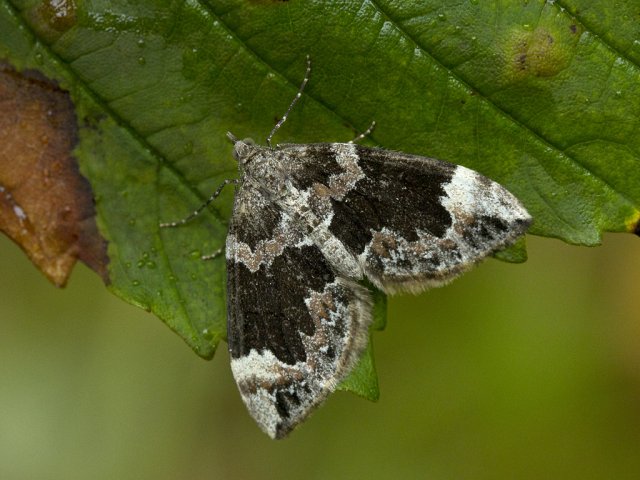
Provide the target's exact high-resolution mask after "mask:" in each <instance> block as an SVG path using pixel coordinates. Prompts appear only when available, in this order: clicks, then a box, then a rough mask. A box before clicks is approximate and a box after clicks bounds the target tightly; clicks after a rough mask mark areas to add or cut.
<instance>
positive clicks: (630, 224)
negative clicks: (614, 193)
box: [625, 210, 640, 235]
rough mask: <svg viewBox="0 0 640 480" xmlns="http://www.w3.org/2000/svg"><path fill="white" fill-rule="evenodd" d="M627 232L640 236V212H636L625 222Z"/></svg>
mask: <svg viewBox="0 0 640 480" xmlns="http://www.w3.org/2000/svg"><path fill="white" fill-rule="evenodd" d="M625 225H626V227H627V231H628V232H630V233H635V234H636V235H640V211H638V210H636V211H635V212H634V213H633V215H631V217H629V218H628V219H627V221H626V222H625Z"/></svg>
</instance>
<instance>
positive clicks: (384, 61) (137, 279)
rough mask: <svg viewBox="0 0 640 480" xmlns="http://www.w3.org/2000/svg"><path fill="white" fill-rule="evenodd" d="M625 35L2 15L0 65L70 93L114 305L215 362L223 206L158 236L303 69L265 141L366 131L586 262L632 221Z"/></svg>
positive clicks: (119, 9)
mask: <svg viewBox="0 0 640 480" xmlns="http://www.w3.org/2000/svg"><path fill="white" fill-rule="evenodd" d="M639 25H640V24H638V22H637V3H636V2H632V1H618V2H615V4H614V3H612V2H610V1H608V0H599V1H594V0H582V1H570V0H562V1H560V0H556V1H555V2H547V1H542V0H539V1H533V0H531V1H524V2H480V1H478V0H469V1H456V2H436V1H422V2H397V1H395V2H394V1H380V0H378V1H375V2H364V3H363V2H351V1H342V2H329V1H323V2H310V1H306V2H305V1H296V0H291V1H289V2H277V1H274V2H270V1H251V2H248V1H239V0H237V1H231V0H226V1H215V2H213V1H208V2H206V1H191V2H168V1H159V0H156V1H150V0H143V1H136V2H133V1H119V2H104V1H86V2H80V1H76V2H54V1H52V0H50V1H33V0H24V1H7V0H0V57H4V58H7V59H9V61H10V62H11V63H13V64H14V65H15V66H17V67H18V68H35V69H39V70H41V71H42V72H43V73H45V74H46V75H47V76H49V77H51V78H54V79H56V80H57V81H58V82H59V83H60V85H61V86H62V87H63V88H65V89H67V90H68V91H69V92H70V93H71V95H72V98H73V100H74V102H75V105H76V108H77V116H78V122H79V124H80V126H81V138H80V143H79V145H78V148H77V152H76V155H77V157H78V160H79V162H80V164H81V167H82V171H83V173H84V175H85V176H86V177H87V178H88V179H89V181H90V183H91V185H92V187H93V190H94V193H95V196H96V200H97V210H98V215H99V225H100V228H101V232H102V234H103V235H104V236H105V237H106V238H107V239H108V240H109V256H110V260H111V263H110V275H111V285H110V288H111V289H112V290H113V291H114V292H115V293H116V294H118V295H120V296H121V297H122V298H124V299H125V300H127V301H129V302H131V303H135V304H137V305H140V306H141V307H143V308H147V309H149V310H151V311H152V312H154V313H155V314H156V315H158V316H159V317H160V318H161V319H162V320H163V321H165V322H166V323H167V324H168V325H169V326H170V327H171V328H173V329H174V330H175V331H176V332H177V333H178V334H179V335H181V336H182V337H183V338H184V339H185V340H186V341H187V343H188V344H189V345H190V346H191V347H192V348H194V350H195V351H196V352H198V353H199V354H200V355H202V356H203V357H210V356H211V355H213V352H214V350H215V347H216V345H217V344H218V342H219V340H220V339H221V338H223V337H224V335H225V307H224V294H225V292H224V268H223V261H222V259H217V260H215V261H211V262H202V261H201V260H200V259H199V257H200V255H201V254H206V253H208V252H212V251H214V250H216V249H217V248H219V247H220V246H222V245H223V244H224V237H225V232H226V224H227V221H228V218H229V213H230V207H231V202H232V192H231V189H229V190H227V191H226V192H224V194H223V196H222V197H221V198H220V199H219V200H218V201H216V202H214V204H213V205H212V206H211V208H210V209H209V210H208V212H207V213H206V214H205V215H202V216H201V217H200V218H198V219H197V220H195V221H193V222H192V223H191V224H189V225H186V226H184V227H182V228H176V229H172V230H170V231H167V230H163V231H160V230H159V228H158V224H159V223H160V222H162V221H168V220H174V219H179V218H182V217H184V216H185V215H187V214H188V213H189V212H191V211H193V210H194V208H195V207H197V206H198V205H199V204H201V203H202V202H203V200H204V199H205V198H207V196H208V195H209V194H210V193H211V192H212V191H213V190H214V189H215V188H216V187H217V186H218V185H219V184H220V183H221V181H222V180H223V179H225V178H228V177H230V176H235V175H236V174H237V173H236V166H235V163H234V161H233V159H232V157H231V145H230V144H229V143H228V141H227V140H226V137H225V133H226V132H227V131H228V130H231V131H232V132H233V133H235V134H236V135H237V136H238V137H252V138H255V139H258V140H259V141H262V139H264V138H265V137H266V135H267V133H268V132H269V131H270V129H271V127H272V126H273V123H274V119H275V118H276V117H278V116H279V115H281V114H282V113H283V112H284V110H285V109H286V107H287V105H288V104H289V102H290V101H291V99H292V98H293V96H294V94H295V92H296V90H297V88H298V85H299V83H300V81H301V79H302V77H303V74H304V68H305V62H304V59H305V56H306V55H307V54H309V55H311V58H312V62H313V69H312V74H311V81H310V83H309V85H308V88H307V90H306V91H305V94H304V96H303V98H302V100H301V102H300V104H299V105H298V106H297V107H296V108H295V109H294V111H293V112H292V114H291V116H290V118H289V121H288V122H287V123H286V124H285V126H284V127H283V128H282V129H281V130H280V131H279V132H278V134H277V137H276V139H275V141H279V142H285V141H288V142H316V141H345V140H349V139H350V138H352V137H353V136H354V135H355V133H356V132H359V131H363V130H365V129H366V128H367V126H368V125H369V124H370V122H371V121H372V120H375V121H376V122H377V127H376V130H375V131H374V132H373V135H372V139H371V142H372V143H373V144H377V145H380V146H383V147H385V148H389V149H397V150H402V151H406V152H410V153H416V154H423V155H428V156H432V157H437V158H441V159H444V160H449V161H451V162H454V163H458V164H462V165H466V166H468V167H471V168H473V169H475V170H478V171H480V172H482V173H484V174H485V175H487V176H489V177H490V178H492V179H494V180H497V181H499V182H500V183H502V184H503V185H505V186H506V187H507V188H508V189H509V190H511V191H512V192H513V193H514V194H516V195H517V196H518V197H519V198H520V199H521V200H522V201H523V203H524V204H525V205H526V207H527V208H528V210H529V211H530V213H531V214H532V215H533V217H534V222H535V223H534V225H533V227H532V228H531V233H533V234H537V235H544V236H549V237H556V238H560V239H562V240H564V241H566V242H570V243H574V244H580V245H596V244H598V243H599V242H600V238H601V234H602V232H604V231H616V232H624V231H633V230H634V229H635V228H636V225H637V222H638V219H639V218H640V214H639V213H638V205H639V203H640V168H638V167H639V163H640V162H639V159H638V156H639V149H640V136H638V135H637V132H638V131H639V128H638V127H639V122H640V81H639V80H640V68H639V65H640V41H638V40H637V39H639V38H640V31H639V30H640V26H639ZM502 257H503V258H507V259H510V260H523V259H524V244H521V246H520V248H517V249H515V250H510V251H509V252H506V253H504V254H503V255H502ZM365 358H366V357H365ZM364 361H365V360H363V362H364ZM362 368H363V369H364V370H366V368H365V367H364V366H363V367H362ZM364 370H363V371H364ZM365 376H366V375H365ZM369 377H371V376H370V375H369ZM369 384H370V385H371V382H369ZM365 390H366V389H365ZM371 391H372V390H371ZM376 391H377V389H376Z"/></svg>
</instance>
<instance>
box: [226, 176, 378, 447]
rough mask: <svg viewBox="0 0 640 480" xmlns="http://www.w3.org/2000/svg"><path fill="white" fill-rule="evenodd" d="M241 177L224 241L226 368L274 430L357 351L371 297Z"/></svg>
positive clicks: (283, 427) (308, 407) (311, 404)
mask: <svg viewBox="0 0 640 480" xmlns="http://www.w3.org/2000/svg"><path fill="white" fill-rule="evenodd" d="M247 187H248V186H247V185H246V184H245V185H243V186H242V187H241V188H240V190H239V191H238V192H237V193H236V200H235V205H234V215H233V217H232V222H231V225H230V229H229V234H228V237H227V246H226V252H227V253H226V255H227V299H228V300H227V302H228V303H227V308H228V342H229V350H230V354H231V369H232V371H233V375H234V377H235V380H236V382H237V385H238V388H239V390H240V393H241V395H242V398H243V400H244V402H245V404H246V406H247V408H248V410H249V412H250V414H251V415H252V416H253V418H254V419H255V420H256V422H257V423H258V424H259V425H260V427H261V428H262V430H264V431H265V432H266V433H267V434H268V435H269V436H271V437H272V438H282V437H284V436H285V435H287V434H288V433H289V432H290V431H291V430H292V429H293V428H295V426H296V425H298V424H299V423H300V422H302V421H303V420H304V419H305V418H306V417H307V416H308V415H309V413H310V412H311V411H312V410H313V409H314V408H315V407H317V406H318V405H319V404H321V403H322V402H323V401H324V399H325V398H326V397H327V396H328V395H329V394H330V393H331V392H332V391H333V390H334V389H335V387H336V386H337V384H338V383H339V382H340V380H342V378H344V377H345V376H346V375H347V374H348V373H349V372H350V371H351V369H352V368H353V366H354V365H355V363H356V362H357V360H358V359H359V357H360V355H361V353H362V351H363V350H364V349H365V347H366V345H367V341H368V327H369V324H370V322H371V301H370V294H369V292H368V291H367V290H366V289H365V288H363V287H362V286H360V285H358V284H356V283H354V282H352V281H350V280H347V279H345V278H341V277H340V276H338V275H336V274H335V273H334V269H333V268H332V267H331V265H329V263H328V262H327V261H326V259H325V258H324V256H323V255H322V253H321V252H320V250H319V249H318V248H317V247H316V246H315V245H313V244H310V243H309V244H308V243H305V241H304V237H303V235H302V234H301V233H300V232H299V231H298V229H297V226H296V225H295V224H293V223H292V221H291V219H290V218H289V217H288V216H287V215H286V214H285V213H283V212H282V211H281V210H280V209H278V208H276V207H275V206H274V205H273V204H271V203H269V202H268V201H267V200H266V199H265V198H263V197H261V195H260V194H259V193H258V192H257V191H255V190H252V189H251V188H247ZM248 207H249V208H248Z"/></svg>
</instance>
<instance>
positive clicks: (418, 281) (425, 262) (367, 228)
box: [281, 143, 531, 293]
mask: <svg viewBox="0 0 640 480" xmlns="http://www.w3.org/2000/svg"><path fill="white" fill-rule="evenodd" d="M281 149H282V151H283V152H284V153H285V154H286V155H288V156H290V157H291V161H290V164H291V167H290V168H291V173H290V177H291V179H292V183H293V186H294V187H295V188H298V189H300V190H303V191H307V192H308V194H307V196H306V198H307V203H308V206H309V208H310V209H311V211H313V212H314V214H315V215H316V217H318V218H320V219H322V221H323V222H324V224H325V225H326V226H327V228H328V231H329V232H330V235H332V236H335V237H336V238H337V239H338V240H339V241H340V242H341V243H342V244H344V246H345V247H346V249H347V250H348V251H349V252H350V253H351V255H353V256H354V257H355V258H356V259H357V261H358V262H359V264H360V265H361V267H362V269H363V272H364V274H365V275H366V276H367V277H368V278H369V279H370V280H371V281H372V282H373V283H374V284H375V285H376V286H377V287H379V288H381V289H382V290H384V291H386V292H389V293H393V292H397V291H410V292H417V291H421V290H424V289H426V288H430V287H433V286H438V285H441V284H443V283H446V282H448V281H449V280H451V279H453V278H454V277H455V276H457V275H459V274H460V273H462V272H464V271H466V270H468V269H469V268H470V267H471V266H473V265H474V264H475V263H477V262H478V261H479V260H481V259H482V258H484V257H486V256H487V255H489V254H491V253H493V252H495V251H497V250H500V249H502V248H504V247H506V246H508V245H510V244H511V243H513V242H514V241H515V240H516V239H517V238H518V237H519V236H520V235H522V234H523V233H524V232H525V230H526V229H527V227H528V226H529V224H530V223H531V217H530V216H529V214H528V213H527V212H526V210H525V209H524V208H523V207H522V205H521V204H520V202H519V201H518V200H517V199H516V198H515V197H514V196H513V195H511V194H510V193H509V192H508V191H507V190H506V189H505V188H504V187H502V186H501V185H499V184H498V183H496V182H493V181H492V180H490V179H488V178H486V177H484V176H482V175H480V174H479V173H477V172H474V171H473V170H469V169H467V168H464V167H461V166H458V165H453V164H450V163H447V162H443V161H441V160H436V159H431V158H425V157H420V156H416V155H408V154H404V153H399V152H389V151H386V150H381V149H375V148H368V147H363V146H359V145H354V144H340V143H335V144H313V145H283V146H282V147H281ZM328 151H330V152H331V155H328V154H327V152H328Z"/></svg>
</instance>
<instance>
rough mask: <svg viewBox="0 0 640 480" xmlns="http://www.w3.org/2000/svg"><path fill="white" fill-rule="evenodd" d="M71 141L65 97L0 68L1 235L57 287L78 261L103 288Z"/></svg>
mask: <svg viewBox="0 0 640 480" xmlns="http://www.w3.org/2000/svg"><path fill="white" fill-rule="evenodd" d="M77 141H78V128H77V125H76V118H75V113H74V107H73V103H72V102H71V99H70V97H69V95H68V93H67V92H65V91H63V90H61V89H60V88H59V87H58V86H57V85H56V84H55V83H53V82H51V81H50V80H48V79H46V78H45V77H43V76H42V75H41V74H40V73H38V72H34V71H29V72H22V73H19V72H17V71H16V70H14V69H13V68H12V67H11V66H9V65H8V64H6V63H2V62H0V230H2V231H3V232H5V233H6V234H7V235H8V236H9V237H10V238H11V239H12V240H14V241H15V242H16V243H17V244H18V245H20V247H21V248H22V249H23V250H24V251H25V252H26V254H27V255H28V256H29V258H30V259H31V261H32V262H33V263H34V264H35V265H36V266H37V267H38V268H39V269H40V270H41V271H42V272H43V273H44V274H45V275H46V276H47V277H48V278H49V280H51V281H52V282H53V283H54V284H56V285H57V286H64V284H65V283H66V281H67V279H68V278H69V275H70V273H71V269H72V268H73V265H74V264H75V262H76V259H79V260H82V261H83V262H84V263H85V264H87V265H88V266H89V267H90V268H92V269H93V270H95V271H96V272H97V273H98V274H100V276H102V278H103V279H104V281H105V282H108V275H107V268H106V265H107V262H108V258H107V254H106V242H105V240H104V239H103V238H102V237H101V236H100V234H99V233H98V229H97V227H96V222H95V209H94V204H93V196H92V192H91V187H90V185H89V183H88V182H87V180H86V179H85V178H84V177H83V176H82V175H81V174H80V171H79V169H78V165H77V162H76V160H75V158H74V157H73V156H72V150H73V148H74V146H75V145H76V143H77Z"/></svg>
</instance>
